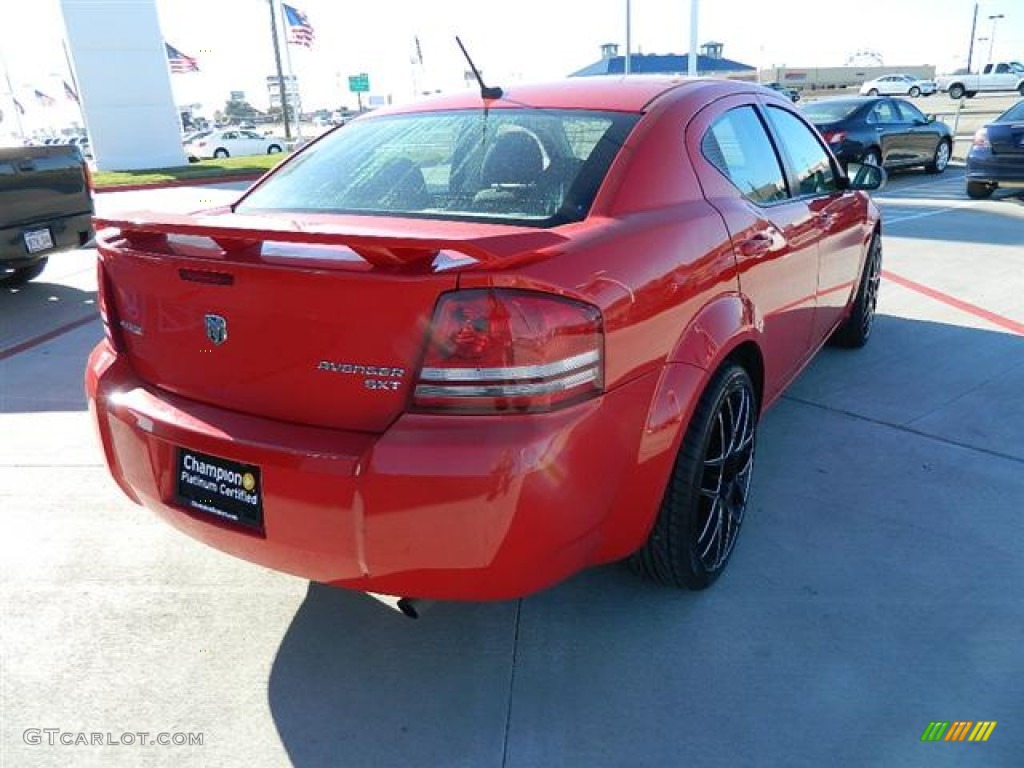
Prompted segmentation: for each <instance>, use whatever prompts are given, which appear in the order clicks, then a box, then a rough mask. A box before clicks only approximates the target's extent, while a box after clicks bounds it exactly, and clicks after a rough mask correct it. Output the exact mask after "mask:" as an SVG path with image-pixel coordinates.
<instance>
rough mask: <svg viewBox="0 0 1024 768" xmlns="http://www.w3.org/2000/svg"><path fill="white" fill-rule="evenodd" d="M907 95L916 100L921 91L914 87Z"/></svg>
mask: <svg viewBox="0 0 1024 768" xmlns="http://www.w3.org/2000/svg"><path fill="white" fill-rule="evenodd" d="M907 95H908V96H910V98H912V99H916V98H917V97H918V96H920V95H921V89H920V88H918V87H917V86H916V85H915V86H914V87H912V88H911V89H910V92H909V93H908V94H907Z"/></svg>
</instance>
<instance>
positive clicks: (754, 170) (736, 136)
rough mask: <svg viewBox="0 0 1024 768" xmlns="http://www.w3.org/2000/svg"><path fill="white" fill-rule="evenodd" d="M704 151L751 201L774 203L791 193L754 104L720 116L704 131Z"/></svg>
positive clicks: (702, 141) (705, 155) (766, 203)
mask: <svg viewBox="0 0 1024 768" xmlns="http://www.w3.org/2000/svg"><path fill="white" fill-rule="evenodd" d="M701 151H702V152H703V154H704V157H706V158H707V159H708V162H710V163H711V164H712V165H714V166H715V167H716V168H717V169H718V170H719V171H721V172H722V174H723V175H724V176H725V177H726V178H728V179H729V181H731V182H732V183H733V185H734V186H735V187H736V188H737V189H739V191H740V192H741V193H742V194H743V196H744V197H746V198H747V199H748V200H750V201H751V202H753V203H757V204H758V205H771V204H772V203H777V202H780V201H782V200H785V199H786V198H787V197H788V196H789V192H788V190H787V188H786V181H785V176H784V175H783V173H782V167H781V166H780V165H779V159H778V157H777V156H776V154H775V147H774V146H773V145H772V142H771V139H770V138H768V133H767V131H766V130H765V127H764V124H763V123H762V122H761V118H760V117H758V116H757V112H755V111H754V108H753V107H737V108H736V109H732V110H730V111H728V112H726V113H725V114H724V115H722V116H721V117H720V118H718V119H717V120H716V121H715V122H714V123H713V124H712V126H711V127H710V128H709V129H708V132H707V133H705V134H704V138H703V139H702V140H701Z"/></svg>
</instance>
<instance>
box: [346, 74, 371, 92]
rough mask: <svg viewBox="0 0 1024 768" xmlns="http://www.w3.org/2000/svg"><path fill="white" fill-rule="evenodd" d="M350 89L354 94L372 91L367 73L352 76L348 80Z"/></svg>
mask: <svg viewBox="0 0 1024 768" xmlns="http://www.w3.org/2000/svg"><path fill="white" fill-rule="evenodd" d="M348 89H349V90H350V91H351V92H352V93H366V92H367V91H369V90H370V76H369V75H368V74H366V73H365V72H361V73H360V74H358V75H350V76H349V78H348Z"/></svg>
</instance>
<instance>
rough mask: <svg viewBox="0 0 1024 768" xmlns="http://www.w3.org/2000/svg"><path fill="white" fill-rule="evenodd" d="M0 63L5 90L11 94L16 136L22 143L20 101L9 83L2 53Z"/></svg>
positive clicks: (5, 61) (9, 78)
mask: <svg viewBox="0 0 1024 768" xmlns="http://www.w3.org/2000/svg"><path fill="white" fill-rule="evenodd" d="M0 63H2V64H3V65H4V78H5V79H6V80H7V92H8V93H9V94H10V96H11V108H12V109H13V110H14V120H15V122H17V124H18V136H20V137H21V141H22V143H24V141H25V127H24V126H23V125H22V123H21V110H20V109H18V107H19V106H20V104H21V102H19V101H18V97H17V96H15V95H14V86H13V85H11V70H9V69H8V68H7V59H5V58H3V56H2V55H0ZM22 109H23V107H22Z"/></svg>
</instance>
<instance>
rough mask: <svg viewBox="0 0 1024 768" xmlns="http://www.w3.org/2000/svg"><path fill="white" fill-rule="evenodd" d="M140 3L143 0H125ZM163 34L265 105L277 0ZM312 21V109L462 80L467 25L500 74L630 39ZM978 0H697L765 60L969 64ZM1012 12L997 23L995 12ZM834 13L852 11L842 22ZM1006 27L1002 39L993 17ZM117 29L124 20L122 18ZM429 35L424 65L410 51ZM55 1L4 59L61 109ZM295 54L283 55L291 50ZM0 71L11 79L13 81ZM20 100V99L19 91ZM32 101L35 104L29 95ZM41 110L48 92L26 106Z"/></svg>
mask: <svg viewBox="0 0 1024 768" xmlns="http://www.w3.org/2000/svg"><path fill="white" fill-rule="evenodd" d="M117 1H118V2H124V3H131V2H136V0H117ZM156 4H157V9H158V13H159V17H160V23H161V27H162V29H163V33H164V38H165V40H166V41H167V42H169V43H171V44H172V45H174V46H175V47H176V48H178V49H179V50H181V51H182V52H184V53H185V54H187V55H189V56H193V57H195V58H196V59H198V62H199V67H200V69H201V72H199V73H193V74H181V75H172V76H171V83H172V87H173V90H174V93H175V98H176V100H177V101H178V103H179V104H201V105H202V108H201V110H200V112H201V113H202V114H206V115H208V116H209V115H212V113H213V111H214V110H216V109H221V108H223V105H224V102H225V101H226V100H227V98H228V96H229V93H230V92H231V91H243V92H244V93H245V95H246V99H247V100H248V101H249V102H250V103H252V105H253V106H255V107H256V108H258V109H265V108H266V107H267V106H268V98H267V88H266V77H267V76H268V75H271V74H273V73H274V59H273V47H272V43H271V34H270V11H269V7H268V3H267V0H156ZM290 4H291V5H293V6H295V7H296V8H298V9H299V10H300V11H302V12H303V13H305V14H306V16H307V17H308V18H309V20H310V23H311V24H312V25H313V27H314V29H315V32H316V42H315V44H314V47H313V48H312V49H311V50H307V49H305V48H300V47H297V46H294V45H292V46H287V49H288V51H289V53H290V58H291V70H292V72H294V73H295V74H296V75H297V76H298V78H299V81H300V86H301V91H302V100H303V108H304V109H314V108H338V107H341V106H349V107H354V106H355V105H356V98H355V96H354V94H350V93H349V92H348V76H349V75H354V74H358V73H360V72H366V73H368V74H369V76H370V85H371V93H373V94H376V95H378V96H381V97H385V98H386V97H390V98H391V99H392V100H393V101H395V102H401V101H407V100H409V99H410V98H413V97H414V94H416V93H417V92H422V91H424V90H437V89H447V90H450V89H453V88H460V87H465V83H464V72H465V69H466V67H465V63H464V61H463V59H462V58H461V54H460V53H459V51H458V48H457V47H456V44H455V41H454V36H455V35H456V34H458V35H459V36H460V37H461V38H462V40H463V42H464V43H465V44H466V46H467V48H468V49H469V52H470V54H471V55H472V56H473V58H474V60H475V62H476V64H477V66H478V67H479V68H480V69H482V70H483V72H484V76H485V79H486V80H488V81H489V82H493V83H495V84H499V85H507V84H510V83H513V82H517V81H537V80H548V79H553V78H560V77H564V76H565V75H567V74H569V73H570V72H573V71H575V70H577V69H581V68H583V67H585V66H587V65H588V64H591V63H593V62H594V61H596V60H597V59H598V58H599V56H600V50H599V48H600V45H601V44H602V43H608V42H613V43H618V44H619V45H620V52H622V51H624V49H625V19H626V6H627V3H626V0H557V1H556V0H514V2H503V3H498V2H493V0H492V1H490V2H489V1H488V0H418V1H417V0H369V1H368V2H355V1H354V0H294V2H291V3H290ZM977 4H978V7H979V12H978V26H977V31H976V45H975V54H974V61H975V63H976V64H977V63H978V62H979V61H981V62H982V63H983V62H984V61H985V60H987V58H988V52H989V46H990V44H991V45H992V55H993V58H994V59H995V60H1000V59H1003V58H1006V59H1012V60H1022V59H1024V0H978V3H977ZM974 6H975V2H974V0H856V2H853V3H849V4H839V3H830V2H822V0H700V4H699V21H698V40H699V42H700V43H704V42H707V41H709V40H714V41H718V42H721V43H724V45H725V48H724V51H723V55H725V56H726V57H727V58H730V59H734V60H737V61H741V62H743V63H746V64H749V65H751V66H754V67H758V68H767V67H770V66H789V67H811V66H841V65H843V64H845V63H847V60H848V59H850V57H852V56H854V55H857V54H859V53H863V52H865V51H870V52H873V53H875V54H877V55H879V56H880V57H881V59H882V61H883V63H885V64H886V65H918V64H932V65H934V66H936V67H937V68H938V69H939V71H940V72H942V71H945V70H951V69H954V68H956V67H962V66H964V64H965V62H966V59H967V49H968V47H969V45H970V37H971V17H972V14H973V10H974ZM631 7H632V41H633V50H634V51H637V52H643V53H685V52H686V51H687V49H688V46H689V39H690V0H631ZM998 14H1002V15H1003V18H1001V19H997V20H995V21H994V22H993V21H990V20H989V18H988V17H989V16H993V15H998ZM836 18H840V19H842V20H843V21H841V22H839V23H836V21H835V20H836ZM993 27H994V29H995V36H994V42H993V41H992V31H993ZM111 34H116V31H112V33H111ZM416 37H418V38H419V40H420V50H421V51H422V55H423V66H422V67H420V66H418V65H416V64H414V63H413V59H414V56H415V44H414V39H415V38H416ZM62 39H63V25H62V21H61V15H60V6H59V2H58V0H0V69H2V67H3V64H4V62H6V66H7V69H8V72H9V75H10V79H11V82H12V85H13V87H14V91H15V92H16V93H18V94H20V95H22V96H28V97H29V100H31V94H33V92H34V90H37V89H38V90H41V91H43V92H44V93H47V94H48V95H51V96H53V97H54V98H56V99H57V100H58V101H57V104H56V105H55V106H54V107H51V108H50V109H49V110H46V111H45V113H44V117H45V118H47V119H49V120H51V121H54V120H58V121H59V120H60V119H62V118H66V117H67V116H69V115H71V114H72V113H73V110H74V106H73V103H70V102H67V101H66V100H65V99H63V85H62V82H61V81H62V80H63V79H65V78H66V77H67V71H68V67H67V64H66V62H65V57H64V51H63V47H62ZM286 69H287V64H286ZM2 78H3V72H2V71H0V93H4V92H5V91H6V82H5V81H4V80H3V79H2ZM24 100H25V99H22V101H24ZM29 106H30V105H28V104H26V108H29ZM31 106H32V108H33V110H34V111H35V112H36V114H35V115H33V114H30V115H29V118H32V117H33V116H34V117H35V118H36V119H37V120H38V119H40V115H39V114H38V112H39V111H40V106H39V105H38V104H33V105H31Z"/></svg>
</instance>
